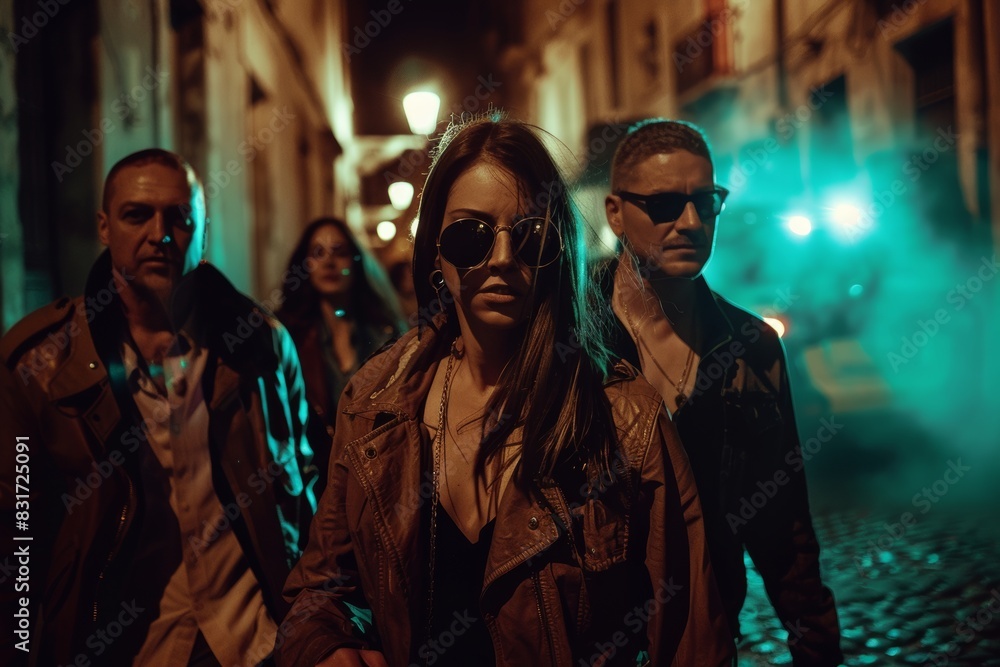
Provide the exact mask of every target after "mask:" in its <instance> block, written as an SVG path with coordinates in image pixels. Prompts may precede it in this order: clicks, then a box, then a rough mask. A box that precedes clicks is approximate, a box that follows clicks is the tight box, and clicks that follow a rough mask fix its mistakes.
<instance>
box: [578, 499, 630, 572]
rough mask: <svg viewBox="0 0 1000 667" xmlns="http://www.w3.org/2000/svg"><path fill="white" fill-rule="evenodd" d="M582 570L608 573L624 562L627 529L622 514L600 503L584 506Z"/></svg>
mask: <svg viewBox="0 0 1000 667" xmlns="http://www.w3.org/2000/svg"><path fill="white" fill-rule="evenodd" d="M581 509H582V513H583V554H582V555H583V566H584V568H585V569H586V570H588V571H590V572H600V571H603V570H607V569H609V568H610V567H611V566H612V565H614V564H616V563H621V562H624V561H625V547H626V544H627V541H628V526H627V523H626V521H625V517H623V516H622V515H621V514H620V513H618V512H616V511H614V510H613V509H611V508H609V507H608V506H607V505H606V504H605V503H603V502H601V501H600V500H595V499H589V500H587V502H586V503H585V504H584V505H583V507H582V508H581Z"/></svg>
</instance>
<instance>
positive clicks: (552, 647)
mask: <svg viewBox="0 0 1000 667" xmlns="http://www.w3.org/2000/svg"><path fill="white" fill-rule="evenodd" d="M531 581H532V583H533V584H534V585H535V607H536V608H537V609H538V618H539V620H540V621H541V622H542V627H543V628H545V637H546V638H547V639H548V640H549V659H550V661H551V663H552V667H556V644H555V640H553V639H552V626H550V625H549V617H548V614H546V613H545V605H543V604H542V578H541V576H540V575H539V574H538V570H535V571H533V572H532V573H531Z"/></svg>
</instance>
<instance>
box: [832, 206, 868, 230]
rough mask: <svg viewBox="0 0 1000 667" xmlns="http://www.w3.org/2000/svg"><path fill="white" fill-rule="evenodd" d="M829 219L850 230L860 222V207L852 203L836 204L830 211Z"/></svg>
mask: <svg viewBox="0 0 1000 667" xmlns="http://www.w3.org/2000/svg"><path fill="white" fill-rule="evenodd" d="M830 219H831V220H833V221H834V222H835V223H836V224H837V226H839V227H840V228H842V229H845V230H850V229H852V228H853V227H854V226H855V225H857V224H858V223H859V222H861V209H860V208H858V207H857V206H855V205H854V204H837V205H836V206H834V207H833V210H832V211H830Z"/></svg>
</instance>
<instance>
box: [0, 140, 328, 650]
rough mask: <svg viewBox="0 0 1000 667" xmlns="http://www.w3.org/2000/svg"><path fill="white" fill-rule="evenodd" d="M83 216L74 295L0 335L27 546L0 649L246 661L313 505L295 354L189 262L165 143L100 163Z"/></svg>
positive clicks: (0, 532) (10, 507)
mask: <svg viewBox="0 0 1000 667" xmlns="http://www.w3.org/2000/svg"><path fill="white" fill-rule="evenodd" d="M97 218H98V234H99V236H100V240H101V243H102V244H103V245H105V246H106V247H107V250H106V251H105V252H104V253H103V254H102V255H101V256H100V258H99V259H98V260H97V262H96V263H95V265H94V267H93V269H92V270H91V274H90V277H89V279H88V282H87V286H86V291H85V295H84V296H83V297H78V298H76V299H68V298H63V299H60V300H58V301H56V302H55V303H53V304H50V305H49V306H46V307H44V308H42V309H40V310H38V311H36V312H34V313H32V314H30V315H28V316H27V317H26V318H24V319H23V320H22V321H21V322H19V323H18V324H17V325H15V326H14V327H13V328H12V329H11V331H10V332H8V333H7V335H5V336H4V337H3V338H2V339H0V361H2V365H0V438H2V439H0V450H2V451H3V465H2V467H0V515H2V516H0V520H2V528H0V537H2V538H3V545H4V547H3V548H4V551H5V552H6V550H7V549H8V545H11V544H16V545H20V544H25V545H29V546H30V552H31V556H30V565H31V568H30V590H29V588H27V587H26V588H24V589H22V588H15V587H14V586H12V585H11V584H12V583H13V582H11V581H10V580H8V581H6V582H4V583H3V584H2V588H0V601H2V602H3V607H4V608H3V610H2V612H3V618H4V619H7V620H6V621H5V623H10V622H11V621H10V619H11V618H14V616H12V614H17V613H20V614H22V617H25V618H27V619H28V620H27V621H26V623H22V624H21V625H20V626H17V627H16V628H15V629H20V628H24V627H27V628H29V629H30V632H26V633H25V634H24V636H23V637H22V636H21V635H15V636H16V637H18V638H20V639H23V640H24V641H23V644H20V645H17V646H16V647H14V646H12V645H11V642H10V641H7V642H5V643H4V648H3V649H0V663H2V664H15V661H17V660H19V659H27V658H28V654H29V653H30V656H31V657H30V660H32V661H34V663H36V664H45V665H48V664H66V665H70V664H72V665H81V664H107V665H112V664H114V665H127V664H135V665H211V666H217V665H222V664H224V665H226V666H227V667H229V666H230V665H236V664H238V665H257V664H260V663H262V662H264V661H265V660H267V659H268V656H269V654H270V652H271V650H272V649H273V647H274V644H275V640H276V636H277V634H278V624H279V623H280V622H281V620H282V617H283V616H284V614H285V612H286V610H287V604H286V603H285V602H284V600H283V598H282V596H281V589H282V587H283V585H284V581H285V578H286V577H287V576H288V573H289V570H290V567H291V565H292V564H294V562H295V561H296V560H297V559H298V556H299V554H300V553H301V548H302V547H303V546H304V544H305V541H306V539H307V534H308V530H307V528H308V523H309V521H310V519H311V517H312V514H313V511H314V509H315V498H313V494H312V485H313V483H314V481H315V479H314V476H315V470H314V468H312V466H311V464H310V459H311V456H312V451H311V448H310V446H309V444H308V442H307V441H306V439H305V422H306V418H307V414H308V407H307V404H306V402H305V398H304V386H303V382H302V375H301V371H300V368H299V363H298V358H297V356H296V354H295V349H294V347H293V345H292V342H291V339H290V337H289V336H288V334H287V332H286V331H285V330H284V329H283V328H282V327H281V326H280V325H279V324H278V323H277V321H276V320H275V319H274V318H273V317H272V316H271V315H270V314H269V313H267V312H265V311H264V310H262V308H261V307H260V306H259V305H258V304H257V303H256V302H254V301H253V300H252V299H250V298H249V297H247V296H245V295H243V294H240V293H239V292H238V291H237V290H236V289H235V288H234V287H233V286H232V285H231V284H230V283H229V282H228V281H227V280H226V279H225V278H224V277H223V276H222V274H221V273H219V271H218V270H216V269H215V268H214V267H212V266H210V265H208V264H207V263H204V262H203V261H202V257H203V255H204V250H205V243H206V236H207V228H206V227H207V219H206V217H205V197H204V193H203V189H202V186H201V183H200V182H199V180H198V178H197V175H196V174H195V172H194V170H193V169H192V168H191V167H190V165H188V164H187V163H186V162H185V161H184V160H183V159H182V158H181V157H180V156H178V155H175V154H173V153H170V152H168V151H164V150H160V149H149V150H144V151H140V152H138V153H134V154H132V155H130V156H128V157H126V158H125V159H123V160H122V161H121V162H119V163H118V164H116V165H115V166H114V167H113V168H112V169H111V171H110V173H109V174H108V177H107V181H106V184H105V189H104V199H103V203H102V209H101V211H100V212H99V213H98V215H97ZM15 447H16V448H18V449H17V451H16V452H15ZM22 450H23V451H22ZM18 453H23V454H25V457H23V458H24V460H27V461H28V464H25V465H27V466H28V467H26V468H24V469H23V470H22V469H17V470H15V468H14V465H13V464H14V462H15V456H16V455H17V454H18ZM20 460H21V459H18V461H20ZM29 464H30V465H29ZM29 468H30V473H31V474H30V484H29V483H28V477H27V474H28V471H29ZM22 472H23V473H24V474H25V476H24V477H23V478H22V477H21V474H22ZM15 473H16V474H15ZM16 517H22V518H24V519H25V521H24V522H23V523H21V522H20V521H19V522H18V523H16V524H15V518H16ZM15 526H16V528H17V531H16V533H17V534H16V535H11V534H10V532H11V531H12V530H14V528H15ZM18 537H21V538H30V541H27V540H25V541H15V540H16V539H17V538H18ZM22 608H23V609H24V611H19V610H20V609H22ZM7 636H8V637H10V634H9V633H8V634H7Z"/></svg>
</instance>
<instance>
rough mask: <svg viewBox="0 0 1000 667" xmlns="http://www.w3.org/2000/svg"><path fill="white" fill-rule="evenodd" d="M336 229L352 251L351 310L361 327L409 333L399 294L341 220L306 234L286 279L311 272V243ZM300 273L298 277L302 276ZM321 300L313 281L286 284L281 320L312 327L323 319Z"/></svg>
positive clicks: (319, 223) (316, 225)
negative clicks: (327, 230) (326, 229)
mask: <svg viewBox="0 0 1000 667" xmlns="http://www.w3.org/2000/svg"><path fill="white" fill-rule="evenodd" d="M328 225H329V226H330V227H335V228H336V229H339V230H340V232H341V233H342V234H343V235H344V237H346V238H347V242H348V244H349V245H350V247H351V256H352V257H353V260H352V273H353V274H354V287H353V289H352V290H351V297H350V299H351V308H352V309H353V311H354V313H355V317H356V318H357V322H358V324H366V325H370V326H375V327H392V329H393V330H394V331H397V332H403V331H406V329H407V327H406V323H405V321H404V320H403V315H402V311H401V309H400V307H399V300H398V299H397V297H396V293H395V291H394V290H393V288H392V284H391V283H390V282H389V278H388V277H387V276H386V273H385V270H383V269H382V267H381V265H379V263H378V261H377V260H376V259H375V258H374V257H372V255H371V253H369V252H368V251H367V250H366V249H365V248H363V247H362V246H361V245H360V244H359V243H358V242H357V240H356V239H355V238H354V234H352V233H351V230H350V228H349V227H348V226H347V223H346V222H344V221H343V220H341V219H340V218H319V219H317V220H313V221H312V222H310V223H309V224H308V225H306V228H305V229H304V230H302V234H301V236H299V241H298V243H297V244H296V245H295V250H294V251H292V257H291V259H289V260H288V270H287V271H286V272H285V275H286V276H290V275H292V274H293V272H296V269H298V270H299V271H298V272H301V269H303V268H307V265H308V263H309V262H308V255H309V243H310V242H311V241H312V238H313V236H314V235H315V234H316V232H317V231H318V230H319V229H321V228H323V227H326V226H328ZM298 272H296V273H298ZM319 302H320V297H319V294H318V293H317V292H316V289H315V288H314V287H313V286H312V283H311V282H309V280H307V279H306V280H301V281H300V280H295V281H294V282H293V283H289V282H287V281H286V282H285V284H284V285H283V286H282V302H281V310H280V311H279V312H278V317H279V318H280V319H281V321H282V322H283V323H284V324H285V325H286V326H288V327H289V328H292V329H294V328H297V327H300V326H309V325H311V324H314V323H315V322H317V321H319V319H320V318H321V317H322V315H321V314H320V307H319Z"/></svg>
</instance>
